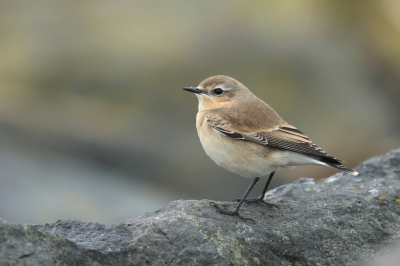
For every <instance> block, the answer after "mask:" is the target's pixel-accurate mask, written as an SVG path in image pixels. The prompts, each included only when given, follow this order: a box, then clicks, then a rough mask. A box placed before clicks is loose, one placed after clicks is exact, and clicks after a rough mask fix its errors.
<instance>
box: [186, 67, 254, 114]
mask: <svg viewBox="0 0 400 266" xmlns="http://www.w3.org/2000/svg"><path fill="white" fill-rule="evenodd" d="M183 89H184V90H186V91H189V92H193V93H194V94H195V95H196V96H197V98H198V99H199V110H200V111H201V110H208V109H216V108H225V107H229V106H232V105H234V104H235V103H236V102H238V101H239V100H240V101H243V100H244V99H246V98H253V97H255V96H254V94H253V93H251V92H250V90H249V89H247V88H246V87H245V86H244V85H243V84H242V83H240V82H239V81H237V80H235V79H233V78H231V77H228V76H223V75H219V76H213V77H210V78H207V79H205V80H203V81H202V82H200V84H199V86H197V87H196V88H192V87H186V88H183Z"/></svg>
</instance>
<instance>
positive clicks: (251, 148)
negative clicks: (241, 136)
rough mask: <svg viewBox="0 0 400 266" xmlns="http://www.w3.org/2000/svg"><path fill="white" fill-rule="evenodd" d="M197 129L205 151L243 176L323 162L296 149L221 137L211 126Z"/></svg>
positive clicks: (261, 174) (229, 169)
mask: <svg viewBox="0 0 400 266" xmlns="http://www.w3.org/2000/svg"><path fill="white" fill-rule="evenodd" d="M201 132H202V134H200V132H199V137H200V141H201V144H202V145H203V148H204V150H205V152H206V153H207V155H208V156H210V158H211V159H212V160H213V161H214V162H216V163H217V164H218V165H219V166H221V167H223V168H225V169H226V170H228V171H230V172H233V173H235V174H238V175H241V176H243V177H249V178H255V177H262V176H266V175H269V174H270V173H271V172H274V171H276V170H278V169H279V168H282V167H292V166H298V165H307V164H321V165H324V164H323V163H321V162H319V161H316V160H314V159H313V158H311V157H309V156H305V155H303V154H299V153H296V152H291V151H285V150H281V149H275V148H272V147H269V146H262V145H259V144H255V143H252V142H248V141H244V140H235V139H230V138H228V137H225V136H222V135H221V134H219V133H218V132H216V131H215V130H214V129H213V128H211V127H209V128H208V130H205V131H204V130H202V131H201Z"/></svg>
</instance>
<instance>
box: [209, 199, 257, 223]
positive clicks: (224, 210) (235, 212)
mask: <svg viewBox="0 0 400 266" xmlns="http://www.w3.org/2000/svg"><path fill="white" fill-rule="evenodd" d="M210 205H211V207H213V208H215V209H217V213H222V214H226V215H229V216H238V217H239V218H240V219H242V220H243V221H245V222H246V221H252V222H253V223H254V224H255V223H256V222H255V221H254V220H253V219H250V218H246V217H243V216H242V215H240V214H239V210H238V209H234V210H233V211H229V210H226V209H223V208H221V207H219V206H218V205H217V204H216V203H215V202H210Z"/></svg>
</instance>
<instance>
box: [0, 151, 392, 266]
mask: <svg viewBox="0 0 400 266" xmlns="http://www.w3.org/2000/svg"><path fill="white" fill-rule="evenodd" d="M357 171H359V172H360V175H359V176H358V177H354V176H351V175H347V174H343V173H338V174H336V175H334V176H332V177H330V178H327V179H324V180H320V181H318V182H317V181H315V180H313V179H310V178H302V179H300V180H298V181H296V182H293V183H291V184H287V185H284V186H281V187H278V188H276V189H274V190H271V191H269V192H268V193H267V200H268V201H269V202H271V203H274V204H277V205H279V206H280V210H277V209H276V208H272V209H271V208H268V207H267V206H264V205H259V204H255V205H245V206H244V207H243V208H242V209H241V213H242V214H243V215H244V216H246V217H250V218H252V219H254V220H255V221H256V224H253V223H252V222H247V223H244V222H243V221H242V220H240V219H238V218H237V217H229V216H225V215H220V214H217V213H215V210H214V209H213V208H211V207H210V205H209V202H210V201H209V200H201V201H196V200H178V201H174V202H171V203H169V204H168V205H167V206H165V207H164V208H162V209H161V210H159V211H156V212H154V213H146V214H144V215H142V216H139V217H135V218H132V219H129V220H126V221H123V222H120V223H117V224H115V225H112V226H105V225H101V224H98V223H87V222H80V221H57V222H55V223H53V224H46V225H23V224H17V223H11V222H7V221H4V220H0V264H1V265H20V264H23V265H39V264H40V265H358V264H362V263H367V262H370V261H371V258H373V257H375V256H377V255H378V254H379V253H380V252H382V251H384V250H386V249H388V246H389V245H390V244H391V243H394V242H396V241H398V240H399V239H400V216H399V215H400V149H399V150H393V151H391V152H389V153H387V154H384V155H382V156H378V157H375V158H372V159H369V160H367V161H366V162H364V163H363V164H361V165H360V166H359V167H358V168H357ZM219 204H222V205H223V206H226V207H228V208H233V207H234V206H235V205H236V203H230V202H220V203H219Z"/></svg>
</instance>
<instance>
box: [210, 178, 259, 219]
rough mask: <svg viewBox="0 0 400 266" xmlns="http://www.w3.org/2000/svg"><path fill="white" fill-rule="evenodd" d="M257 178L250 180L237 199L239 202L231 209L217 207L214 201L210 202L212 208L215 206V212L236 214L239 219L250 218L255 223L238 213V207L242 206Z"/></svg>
mask: <svg viewBox="0 0 400 266" xmlns="http://www.w3.org/2000/svg"><path fill="white" fill-rule="evenodd" d="M259 180H260V178H259V177H256V178H254V180H253V182H251V184H250V186H249V188H248V189H247V190H246V192H245V193H244V195H243V197H242V199H241V200H240V201H239V204H238V205H237V206H236V208H235V209H234V210H233V211H228V210H225V209H223V208H221V207H219V206H218V205H217V204H216V203H214V202H210V204H211V206H212V207H214V208H216V209H217V212H219V213H223V214H226V215H231V216H234V215H236V216H238V217H239V218H240V219H242V220H245V221H247V220H250V221H252V222H253V223H255V222H254V220H253V219H250V218H246V217H243V216H241V215H240V214H239V209H240V207H241V206H242V204H243V203H244V202H245V200H246V198H247V196H248V195H249V193H250V191H251V190H252V189H253V187H254V186H255V185H256V183H257V182H258V181H259Z"/></svg>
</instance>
